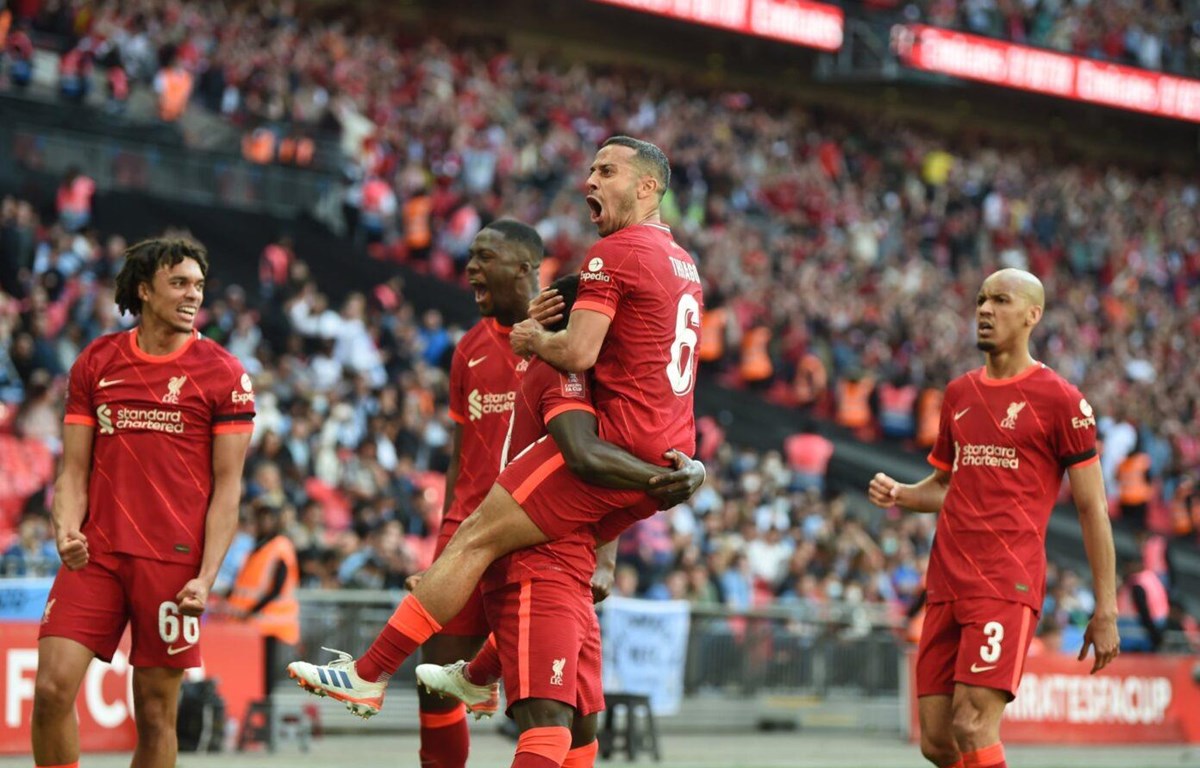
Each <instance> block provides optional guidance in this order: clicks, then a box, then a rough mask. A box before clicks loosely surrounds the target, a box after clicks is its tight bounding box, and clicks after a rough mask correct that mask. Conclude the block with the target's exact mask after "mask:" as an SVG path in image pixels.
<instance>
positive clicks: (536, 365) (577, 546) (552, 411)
mask: <svg viewBox="0 0 1200 768" xmlns="http://www.w3.org/2000/svg"><path fill="white" fill-rule="evenodd" d="M576 410H583V411H588V412H589V413H595V410H594V409H593V408H592V399H591V393H590V391H589V387H588V377H587V374H578V373H562V372H561V371H559V370H558V369H557V368H555V367H553V366H552V365H550V364H549V363H547V362H545V361H544V360H539V359H538V358H536V357H535V358H533V359H532V360H530V361H529V368H528V370H526V371H525V375H524V376H523V377H522V379H521V388H520V392H519V394H518V395H517V401H516V406H515V408H514V410H513V417H512V426H511V427H510V428H509V434H508V439H507V440H505V443H504V464H505V465H507V464H508V462H509V461H512V460H513V459H516V458H517V457H518V456H520V455H521V453H522V452H524V451H525V450H526V449H528V448H529V447H531V446H532V445H534V444H535V443H537V442H539V441H541V440H553V439H554V438H553V437H551V436H550V434H549V432H547V430H546V425H547V424H549V423H550V421H551V420H553V419H554V417H555V416H558V415H560V414H562V413H565V412H567V411H576ZM595 570H596V539H595V536H594V535H593V534H592V529H591V528H588V529H587V530H581V531H577V532H575V533H572V534H570V535H568V536H565V537H563V538H561V539H555V540H553V541H548V542H546V543H544V544H539V545H537V546H536V547H530V548H528V549H520V550H517V551H516V552H513V553H512V554H510V555H506V556H504V557H502V558H500V559H499V560H497V561H495V562H494V563H492V564H491V565H490V566H489V567H488V569H487V572H486V573H485V574H484V577H483V591H484V592H491V591H493V590H496V589H500V588H501V587H503V586H505V585H506V584H516V583H519V582H522V581H528V580H532V579H561V580H569V581H578V582H582V583H584V584H590V583H591V580H592V574H593V573H594V572H595Z"/></svg>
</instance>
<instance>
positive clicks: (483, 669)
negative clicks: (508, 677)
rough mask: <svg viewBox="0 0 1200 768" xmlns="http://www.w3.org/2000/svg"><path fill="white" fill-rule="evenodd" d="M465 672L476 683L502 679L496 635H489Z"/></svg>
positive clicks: (480, 683)
mask: <svg viewBox="0 0 1200 768" xmlns="http://www.w3.org/2000/svg"><path fill="white" fill-rule="evenodd" d="M464 674H465V675H466V678H467V680H469V681H470V682H471V683H474V684H475V685H491V684H492V683H494V682H496V681H497V680H499V679H500V675H501V674H502V673H501V670H500V651H499V650H498V649H497V648H496V636H495V635H488V638H487V642H486V643H484V644H483V647H482V648H480V649H479V653H477V654H475V658H473V659H471V663H470V664H468V665H467V669H466V672H464Z"/></svg>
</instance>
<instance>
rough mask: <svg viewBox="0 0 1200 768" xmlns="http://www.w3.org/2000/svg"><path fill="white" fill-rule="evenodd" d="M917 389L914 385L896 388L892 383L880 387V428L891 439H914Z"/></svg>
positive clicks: (885, 383)
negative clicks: (914, 412)
mask: <svg viewBox="0 0 1200 768" xmlns="http://www.w3.org/2000/svg"><path fill="white" fill-rule="evenodd" d="M916 401H917V388H916V387H914V386H913V385H912V384H905V385H904V386H896V385H894V384H892V383H890V382H884V383H883V384H880V385H879V426H880V427H881V428H882V429H883V433H884V434H885V435H888V436H889V437H912V436H913V435H914V434H915V433H916V421H915V419H914V416H913V403H915V402H916Z"/></svg>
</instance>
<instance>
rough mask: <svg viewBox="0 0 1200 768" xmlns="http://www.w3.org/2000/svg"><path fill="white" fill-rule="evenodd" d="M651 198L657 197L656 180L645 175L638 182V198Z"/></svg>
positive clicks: (651, 175) (650, 175) (649, 175)
mask: <svg viewBox="0 0 1200 768" xmlns="http://www.w3.org/2000/svg"><path fill="white" fill-rule="evenodd" d="M652 196H658V179H656V178H654V175H653V174H649V173H647V174H646V175H645V176H643V177H642V178H641V181H639V182H638V197H639V198H643V199H644V198H647V197H652Z"/></svg>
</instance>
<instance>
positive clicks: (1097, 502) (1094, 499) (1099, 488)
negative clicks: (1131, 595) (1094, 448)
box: [1067, 461, 1120, 672]
mask: <svg viewBox="0 0 1200 768" xmlns="http://www.w3.org/2000/svg"><path fill="white" fill-rule="evenodd" d="M1067 476H1068V477H1069V478H1070V480H1071V496H1072V497H1073V498H1074V499H1075V508H1076V509H1077V510H1079V527H1080V529H1081V530H1082V531H1083V546H1084V549H1085V550H1086V551H1087V559H1088V565H1089V566H1091V569H1092V592H1093V593H1094V594H1095V595H1096V612H1095V613H1094V614H1092V620H1091V621H1089V622H1088V625H1087V630H1085V631H1084V634H1083V648H1081V649H1080V651H1079V659H1080V660H1081V661H1082V660H1083V659H1084V658H1085V657H1086V656H1087V651H1088V647H1089V646H1091V647H1092V648H1093V649H1094V650H1095V662H1094V663H1093V664H1092V672H1098V671H1099V670H1101V669H1104V667H1106V666H1107V665H1108V664H1109V662H1111V661H1112V660H1113V659H1115V658H1116V657H1117V654H1118V653H1119V652H1120V638H1119V637H1118V636H1117V556H1116V552H1115V549H1114V547H1113V535H1112V524H1111V523H1109V521H1108V500H1107V499H1106V497H1105V495H1104V476H1103V475H1101V474H1100V462H1098V461H1093V462H1091V463H1090V464H1087V465H1084V466H1080V467H1072V468H1070V469H1069V470H1067Z"/></svg>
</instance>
